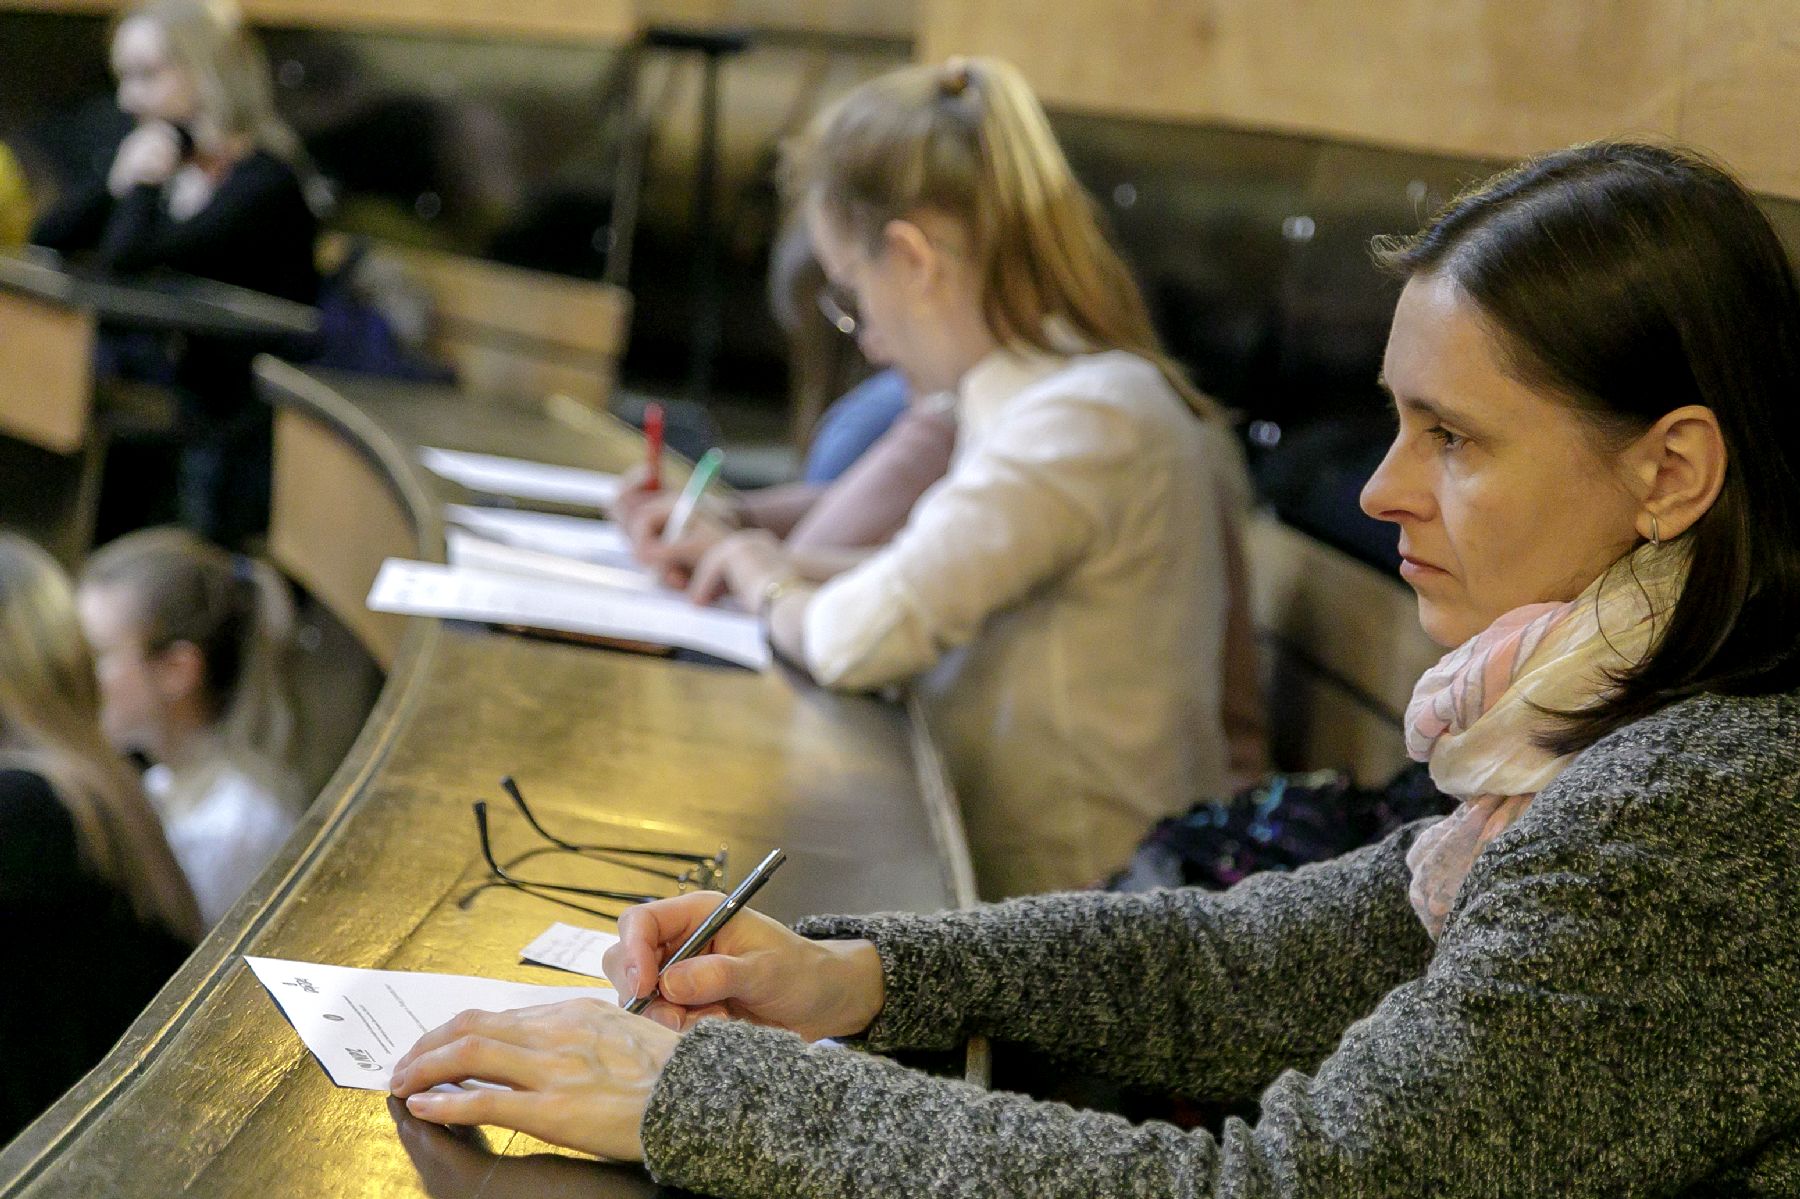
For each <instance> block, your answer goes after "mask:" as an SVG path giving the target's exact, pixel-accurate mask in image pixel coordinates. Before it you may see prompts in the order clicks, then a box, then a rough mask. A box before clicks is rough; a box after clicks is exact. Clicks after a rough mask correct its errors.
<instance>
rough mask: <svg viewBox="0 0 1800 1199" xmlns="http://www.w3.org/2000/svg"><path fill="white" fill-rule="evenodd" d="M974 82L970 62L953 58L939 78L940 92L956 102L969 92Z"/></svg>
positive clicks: (946, 64)
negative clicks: (959, 97) (957, 98)
mask: <svg viewBox="0 0 1800 1199" xmlns="http://www.w3.org/2000/svg"><path fill="white" fill-rule="evenodd" d="M973 82H974V80H973V78H971V76H970V72H969V60H968V59H966V58H952V59H950V60H949V61H948V62H946V63H945V64H944V71H943V74H941V75H939V76H938V91H939V92H940V93H942V94H943V95H944V96H946V97H948V98H949V99H952V100H954V99H955V98H956V97H958V96H960V95H962V94H963V93H964V92H966V91H968V90H969V85H970V84H971V83H973Z"/></svg>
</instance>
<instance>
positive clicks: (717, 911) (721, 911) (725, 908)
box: [625, 849, 787, 1013]
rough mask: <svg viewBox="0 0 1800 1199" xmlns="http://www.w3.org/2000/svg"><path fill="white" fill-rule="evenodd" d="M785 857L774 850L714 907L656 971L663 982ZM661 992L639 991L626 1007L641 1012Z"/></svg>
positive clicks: (697, 951)
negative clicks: (645, 992) (676, 965)
mask: <svg viewBox="0 0 1800 1199" xmlns="http://www.w3.org/2000/svg"><path fill="white" fill-rule="evenodd" d="M785 861H787V854H785V853H783V852H782V851H781V850H779V849H775V850H770V851H769V856H768V857H766V858H764V859H763V860H762V861H760V862H758V863H757V865H756V869H755V870H752V871H751V872H750V873H749V874H748V875H746V876H745V877H744V881H743V882H741V883H739V884H738V885H737V888H736V889H735V890H733V891H732V893H731V894H730V895H727V896H726V897H725V902H724V903H722V904H720V905H719V906H718V907H716V908H714V909H713V910H712V914H711V915H710V916H708V917H707V918H706V919H704V920H702V921H701V922H700V927H699V928H697V929H695V930H694V931H693V933H692V934H691V935H689V937H688V939H687V940H685V941H683V942H682V943H681V948H680V949H677V950H676V951H675V952H674V953H672V954H670V955H669V960H668V961H666V962H664V963H663V964H662V969H661V970H658V971H657V972H656V979H657V982H658V983H659V984H660V983H661V982H662V976H663V971H665V970H667V969H668V968H669V967H670V966H673V965H674V964H675V963H676V962H685V961H687V960H688V959H689V958H691V957H693V956H694V955H695V954H697V953H699V952H700V951H701V950H702V949H705V948H706V943H707V942H708V941H710V940H712V939H713V937H714V936H715V935H717V933H718V931H719V930H720V929H721V928H724V927H725V922H726V921H727V920H730V919H731V918H732V917H733V916H735V915H737V914H738V912H739V910H741V909H742V908H743V906H744V905H745V904H747V903H749V902H750V897H751V896H753V895H755V894H756V893H757V892H758V891H759V890H761V889H762V885H763V884H764V883H766V882H768V881H769V876H770V875H772V874H774V873H775V868H776V867H777V866H779V865H781V864H782V863H783V862H785ZM657 994H658V989H652V990H651V991H650V993H649V994H647V995H639V996H638V997H637V998H636V999H633V1000H632V1001H631V1002H630V1003H627V1004H626V1005H625V1010H626V1011H628V1012H633V1013H636V1012H641V1011H643V1010H644V1009H645V1008H647V1007H649V1006H650V1001H651V1000H652V999H655V998H656V996H657Z"/></svg>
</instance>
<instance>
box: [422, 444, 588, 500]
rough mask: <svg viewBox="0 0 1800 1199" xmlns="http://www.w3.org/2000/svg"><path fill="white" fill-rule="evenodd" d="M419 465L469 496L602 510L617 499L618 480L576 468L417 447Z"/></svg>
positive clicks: (493, 455)
mask: <svg viewBox="0 0 1800 1199" xmlns="http://www.w3.org/2000/svg"><path fill="white" fill-rule="evenodd" d="M419 463H420V464H421V465H422V466H424V467H425V469H426V470H428V471H430V472H431V473H432V474H434V475H437V476H439V477H440V478H445V479H449V480H450V481H451V482H452V483H461V484H462V485H463V486H464V487H467V488H468V489H469V490H471V491H482V492H486V493H488V494H489V495H510V496H516V497H518V498H519V499H522V500H549V501H551V502H553V503H558V504H583V505H586V506H588V507H590V508H604V507H606V506H607V505H609V504H611V503H612V502H613V500H615V499H617V498H618V495H619V476H617V475H609V474H606V473H604V472H602V471H597V470H583V469H581V468H580V467H577V466H551V465H550V464H549V463H546V462H528V461H526V460H525V459H523V458H502V457H500V456H499V455H498V454H474V453H470V452H468V451H467V450H445V449H439V448H437V447H435V446H423V447H421V448H420V450H419Z"/></svg>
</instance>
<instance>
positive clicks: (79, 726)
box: [0, 533, 201, 1143]
mask: <svg viewBox="0 0 1800 1199" xmlns="http://www.w3.org/2000/svg"><path fill="white" fill-rule="evenodd" d="M0 928H4V930H5V933H4V935H3V936H0V975H4V977H5V983H4V985H3V986H0V1078H3V1079H4V1080H5V1082H4V1085H0V1143H4V1142H6V1141H8V1140H10V1139H11V1138H12V1137H13V1135H14V1134H16V1133H17V1132H18V1131H19V1130H20V1129H21V1128H23V1127H24V1126H25V1124H27V1123H29V1122H30V1121H31V1119H32V1118H33V1117H35V1116H36V1115H37V1114H38V1112H40V1111H41V1110H42V1109H43V1108H44V1107H46V1106H47V1105H48V1104H49V1103H51V1102H52V1101H53V1100H54V1099H55V1098H56V1097H57V1096H58V1095H60V1094H61V1093H62V1092H63V1091H64V1090H65V1089H67V1088H68V1087H69V1086H70V1084H72V1083H73V1082H74V1081H75V1080H76V1079H78V1078H80V1077H81V1075H82V1074H84V1073H86V1071H87V1070H88V1069H89V1068H91V1067H92V1066H93V1065H94V1064H95V1063H96V1062H98V1061H99V1060H100V1058H101V1057H102V1056H104V1054H105V1053H106V1051H107V1050H108V1049H110V1048H111V1047H112V1044H113V1042H114V1041H115V1040H117V1039H118V1037H119V1035H120V1034H121V1033H123V1032H124V1031H125V1028H126V1026H127V1025H129V1024H130V1023H131V1021H132V1020H134V1019H136V1017H137V1015H138V1013H140V1012H141V1011H142V1010H143V1009H144V1006H145V1005H146V1004H147V1003H149V1001H150V998H151V996H152V995H154V994H155V993H156V990H157V988H158V987H160V986H161V985H162V984H163V982H164V981H166V980H167V979H168V977H169V976H170V975H171V974H172V973H174V971H175V968H176V967H177V966H178V965H180V964H181V961H182V959H183V958H184V957H185V956H186V954H187V950H188V948H189V947H190V946H191V945H193V943H194V942H195V941H197V940H198V939H199V937H200V932H201V923H200V913H199V911H198V909H197V908H196V907H195V904H194V897H193V895H192V893H191V892H190V891H189V889H188V886H187V883H186V881H185V880H184V879H183V877H182V873H181V870H180V868H179V867H178V866H177V865H176V863H175V859H174V856H173V855H172V854H171V853H170V852H169V847H168V844H167V842H166V841H165V840H164V839H163V832H162V828H161V827H160V825H159V824H158V823H157V819H156V814H155V813H154V812H153V811H151V809H150V805H149V804H148V803H146V802H145V800H144V796H143V793H142V792H141V791H139V789H138V784H137V779H136V778H135V777H133V774H132V772H131V769H130V767H129V766H128V765H127V764H126V763H125V762H124V760H123V759H121V758H120V757H119V756H118V755H117V754H116V753H114V752H113V750H112V748H111V747H110V746H109V745H108V744H107V743H106V738H105V737H104V736H103V735H102V733H101V731H100V695H99V690H98V688H97V687H96V686H95V680H94V663H93V658H92V657H91V656H90V654H89V652H88V647H87V643H86V642H85V641H83V640H82V635H81V625H80V623H79V621H78V620H77V619H76V614H75V598H74V595H73V594H72V592H71V590H70V587H69V582H68V579H67V578H66V577H65V576H64V575H63V573H62V570H61V568H60V567H58V566H57V565H56V563H55V562H53V561H52V560H51V559H50V556H49V555H48V554H46V553H45V552H44V551H43V550H41V549H39V548H38V547H37V546H35V545H33V544H32V543H30V542H28V541H25V540H24V539H23V538H20V537H17V536H15V535H13V534H11V533H0Z"/></svg>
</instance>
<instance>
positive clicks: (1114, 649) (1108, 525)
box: [692, 60, 1239, 898]
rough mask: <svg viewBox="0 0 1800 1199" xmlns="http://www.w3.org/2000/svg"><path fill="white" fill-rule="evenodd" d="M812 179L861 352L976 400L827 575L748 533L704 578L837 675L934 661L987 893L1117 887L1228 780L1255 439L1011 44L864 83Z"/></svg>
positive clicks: (811, 160) (867, 684) (886, 672)
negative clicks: (1211, 400)
mask: <svg viewBox="0 0 1800 1199" xmlns="http://www.w3.org/2000/svg"><path fill="white" fill-rule="evenodd" d="M794 183H795V186H796V190H797V192H798V194H799V195H800V197H801V198H802V200H803V202H804V204H805V208H806V213H807V219H808V221H809V223H810V226H811V230H812V237H813V243H814V247H815V249H816V250H817V252H818V257H819V261H820V263H821V264H822V265H823V266H824V268H825V273H826V275H827V277H828V278H829V279H830V280H831V281H832V284H833V286H834V288H835V289H836V291H837V293H838V303H839V306H840V307H842V308H845V309H846V310H847V311H853V312H854V314H855V319H856V321H857V338H858V341H859V343H860V344H861V347H862V350H863V352H864V353H865V354H866V355H867V356H868V357H869V358H870V360H872V361H874V362H876V363H880V364H885V365H892V366H895V367H897V368H899V369H900V371H901V372H903V373H904V374H905V376H906V378H907V381H908V383H909V384H910V385H911V386H912V388H913V389H914V390H915V392H917V393H918V394H921V395H929V394H932V393H949V394H951V395H953V397H954V402H955V405H956V408H957V415H958V426H959V432H958V444H957V450H956V457H955V460H954V462H953V463H952V465H951V468H950V472H949V474H948V475H947V476H946V477H945V479H944V480H943V481H942V482H941V483H939V484H937V485H936V486H935V487H933V488H932V489H931V490H930V491H928V492H927V493H926V494H925V495H924V497H923V498H922V499H921V500H920V501H919V503H918V504H917V506H916V507H914V509H913V510H912V513H911V515H910V517H909V518H908V520H907V523H906V526H905V527H904V528H903V529H902V530H901V531H900V532H899V534H898V535H897V536H896V537H895V538H894V539H893V541H892V542H891V543H889V544H888V545H886V546H885V547H883V548H881V549H879V550H877V551H875V552H874V553H873V554H870V555H867V556H866V557H865V559H864V560H862V561H861V562H860V563H859V564H857V565H855V566H853V567H851V568H850V569H848V570H845V571H843V572H842V573H838V574H836V575H835V577H832V578H830V579H829V581H826V582H823V583H822V584H821V583H820V582H819V581H818V580H817V578H816V577H812V576H809V574H808V572H807V571H806V570H804V569H803V567H804V566H805V565H806V564H805V563H804V562H801V561H799V560H797V559H796V558H794V557H792V556H790V555H789V554H788V553H787V552H786V551H784V550H783V549H782V547H781V546H780V544H779V543H778V542H777V541H776V540H775V538H774V537H773V536H771V535H769V534H767V533H761V532H751V533H743V534H739V535H736V536H733V537H730V538H727V539H726V540H724V541H723V542H721V543H720V544H719V545H718V546H717V547H716V548H715V549H714V550H712V551H711V552H710V553H709V554H708V555H707V557H706V558H705V559H703V560H702V561H701V563H700V564H699V566H698V567H697V568H696V571H695V576H694V581H693V584H692V590H693V591H694V593H695V594H696V596H697V597H698V598H700V599H703V600H705V599H710V598H712V597H713V596H714V595H715V594H716V593H717V592H718V591H719V590H721V589H728V590H729V591H730V592H732V593H733V594H734V595H735V596H737V598H738V599H739V600H740V601H741V602H743V603H745V604H746V605H748V606H750V607H752V608H755V609H757V610H760V611H762V612H763V613H765V614H766V616H767V618H768V621H769V627H770V632H771V636H772V637H773V639H774V642H775V644H776V646H777V647H778V648H779V649H780V650H782V651H784V652H785V653H786V654H787V655H789V656H790V657H792V658H793V659H794V660H796V661H799V662H802V663H804V664H805V666H806V668H807V669H808V670H809V671H810V672H811V673H812V674H813V676H814V677H815V678H817V679H818V680H819V681H820V682H821V683H824V684H826V685H828V686H832V687H842V688H852V689H859V690H860V689H872V688H879V687H884V686H887V685H889V684H893V683H901V682H906V681H909V680H912V681H915V683H916V688H917V691H918V693H919V694H920V695H921V696H922V697H923V699H924V702H925V705H926V710H927V712H928V714H929V716H930V720H931V726H932V730H933V733H934V735H935V736H936V738H937V740H938V743H939V745H940V746H941V747H942V749H943V751H944V754H945V757H946V760H947V763H948V765H949V769H950V772H951V775H952V778H953V781H954V783H955V786H956V789H957V793H958V796H959V798H960V799H961V801H962V804H963V812H964V819H965V821H966V824H967V828H968V834H969V842H970V846H971V849H972V851H973V855H974V859H975V869H976V874H977V878H978V881H979V884H980V888H981V892H982V894H983V895H984V896H987V897H989V898H1000V897H1002V896H1007V895H1019V894H1025V893H1028V892H1033V891H1044V890H1049V889H1053V888H1059V887H1071V886H1079V885H1082V884H1085V883H1088V882H1092V881H1093V880H1095V879H1097V878H1099V877H1101V876H1102V875H1104V874H1105V873H1107V872H1108V871H1109V870H1111V869H1113V868H1115V867H1117V866H1119V865H1120V864H1122V863H1123V862H1124V861H1125V859H1126V858H1127V857H1128V856H1129V855H1130V852H1131V849H1132V848H1133V846H1135V844H1136V843H1137V840H1138V838H1139V837H1140V836H1141V835H1142V834H1143V833H1144V831H1145V830H1146V829H1147V828H1149V826H1150V825H1151V824H1153V823H1154V822H1155V821H1156V820H1157V819H1159V818H1161V817H1163V816H1166V815H1168V814H1170V813H1172V812H1176V811H1180V810H1183V809H1185V808H1186V807H1187V806H1188V805H1189V804H1191V803H1192V802H1193V801H1194V800H1195V799H1196V798H1197V797H1200V796H1203V795H1207V794H1216V793H1218V792H1219V791H1220V789H1221V784H1222V781H1223V778H1224V770H1225V746H1224V736H1223V733H1222V732H1221V726H1220V717H1219V706H1220V687H1219V673H1220V658H1221V646H1222V643H1223V629H1224V621H1225V610H1226V594H1227V582H1226V580H1227V553H1228V543H1229V541H1230V539H1231V538H1232V537H1234V536H1235V526H1234V524H1233V523H1232V521H1231V519H1230V518H1229V516H1228V515H1227V514H1226V513H1225V512H1224V511H1223V510H1222V509H1223V508H1224V506H1225V503H1224V500H1223V497H1225V496H1227V495H1231V494H1234V491H1235V480H1236V479H1237V478H1238V477H1239V476H1238V475H1237V473H1236V472H1237V469H1238V462H1237V459H1236V457H1235V447H1234V446H1233V444H1232V443H1231V441H1230V438H1229V436H1228V435H1227V433H1226V432H1225V431H1224V430H1223V429H1222V428H1221V427H1220V426H1219V424H1218V423H1217V422H1215V420H1214V419H1213V418H1212V413H1211V406H1210V405H1209V404H1208V403H1207V402H1206V401H1205V400H1204V399H1203V398H1201V397H1200V396H1199V395H1197V394H1196V393H1195V392H1194V391H1193V390H1192V389H1191V388H1190V387H1189V386H1188V385H1187V384H1186V383H1185V382H1184V381H1183V380H1182V378H1181V376H1180V374H1179V372H1178V371H1176V370H1175V369H1174V368H1173V367H1171V365H1170V364H1169V362H1168V361H1167V359H1165V358H1164V357H1163V355H1162V353H1161V352H1160V351H1159V349H1158V348H1157V343H1156V337H1155V334H1154V333H1153V332H1152V331H1151V328H1150V322H1149V319H1148V317H1147V315H1146V313H1145V309H1144V305H1143V301H1142V299H1141V297H1140V296H1139V294H1138V291H1137V287H1136V285H1135V284H1134V283H1133V282H1132V279H1131V277H1130V274H1129V273H1128V272H1127V270H1126V268H1125V266H1124V264H1123V263H1122V262H1121V261H1120V259H1119V257H1118V256H1117V254H1116V253H1115V252H1114V251H1113V249H1112V248H1111V247H1110V246H1109V245H1108V244H1107V241H1106V239H1105V237H1104V236H1103V235H1102V233H1101V230H1100V228H1099V227H1098V225H1097V224H1096V221H1095V217H1094V211H1093V206H1092V204H1091V203H1090V202H1089V200H1088V198H1087V196H1086V195H1085V194H1083V192H1082V191H1081V189H1080V187H1079V185H1078V184H1077V183H1076V182H1075V180H1074V178H1073V177H1072V176H1071V174H1070V172H1069V167H1068V163H1067V162H1066V161H1065V159H1064V158H1063V155H1062V151H1061V150H1060V148H1059V147H1058V146H1057V144H1056V142H1055V140H1054V139H1053V138H1052V136H1051V133H1050V130H1049V126H1048V123H1047V122H1046V120H1045V117H1044V113H1043V110H1042V109H1041V108H1040V107H1039V106H1038V103H1037V100H1036V99H1035V98H1034V97H1033V96H1032V95H1031V93H1030V91H1029V90H1028V89H1027V88H1026V86H1025V84H1024V83H1023V82H1022V81H1021V79H1020V77H1019V75H1018V73H1017V72H1016V71H1015V70H1013V69H1012V68H1011V67H1009V66H1007V65H1005V64H1003V63H1000V62H995V61H991V60H971V61H968V62H959V63H954V64H952V65H950V66H948V67H913V68H908V69H904V70H901V71H897V72H894V73H892V74H889V75H886V76H883V77H881V78H879V79H876V80H874V81H872V82H870V83H867V84H865V85H863V86H862V87H860V88H858V89H856V90H855V91H853V92H851V93H850V94H849V95H847V96H846V97H845V98H844V99H843V100H841V101H840V102H839V103H838V104H837V105H836V106H835V107H834V108H832V109H831V110H829V111H828V112H827V113H825V114H824V115H823V117H822V118H821V121H820V123H819V125H818V127H817V129H816V131H815V135H814V136H813V138H812V139H811V144H810V145H808V146H807V147H806V149H805V151H804V152H803V153H802V154H801V155H800V157H799V160H798V162H797V164H796V177H795V180H794Z"/></svg>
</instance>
